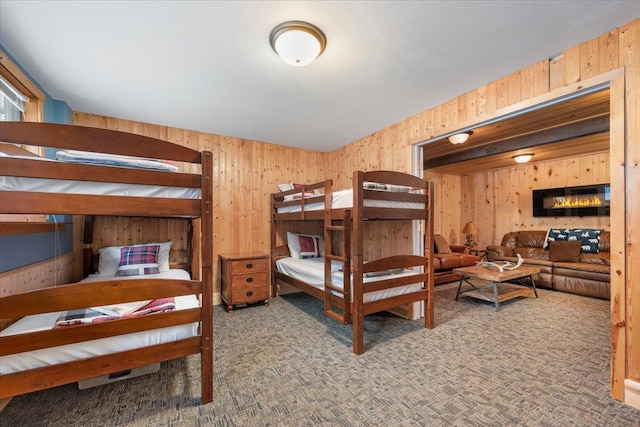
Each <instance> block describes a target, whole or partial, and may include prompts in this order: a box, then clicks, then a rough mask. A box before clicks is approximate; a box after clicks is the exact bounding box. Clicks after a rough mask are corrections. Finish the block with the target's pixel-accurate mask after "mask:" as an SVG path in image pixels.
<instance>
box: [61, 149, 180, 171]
mask: <svg viewBox="0 0 640 427" xmlns="http://www.w3.org/2000/svg"><path fill="white" fill-rule="evenodd" d="M56 159H58V160H60V161H61V162H67V163H84V164H93V165H106V166H120V167H125V168H136V169H153V170H162V171H169V172H177V171H178V170H179V168H178V167H177V166H174V165H172V164H170V163H165V162H162V161H160V160H155V159H143V158H139V157H131V156H121V155H118V154H104V153H93V152H90V151H78V150H61V151H57V152H56Z"/></svg>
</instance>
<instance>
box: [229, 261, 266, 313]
mask: <svg viewBox="0 0 640 427" xmlns="http://www.w3.org/2000/svg"><path fill="white" fill-rule="evenodd" d="M220 276H221V282H222V283H221V291H222V300H223V301H224V303H225V304H226V305H227V311H232V310H233V306H234V305H237V304H248V303H253V302H261V301H262V302H264V304H265V305H267V304H269V255H265V254H263V253H260V252H253V253H247V254H225V255H223V254H220Z"/></svg>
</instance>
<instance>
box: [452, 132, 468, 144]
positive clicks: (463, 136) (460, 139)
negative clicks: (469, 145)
mask: <svg viewBox="0 0 640 427" xmlns="http://www.w3.org/2000/svg"><path fill="white" fill-rule="evenodd" d="M472 133H473V132H471V131H469V132H461V133H456V134H455V135H451V136H450V137H449V142H450V143H452V144H456V145H457V144H462V143H464V142H467V139H469V137H470V136H471V134H472Z"/></svg>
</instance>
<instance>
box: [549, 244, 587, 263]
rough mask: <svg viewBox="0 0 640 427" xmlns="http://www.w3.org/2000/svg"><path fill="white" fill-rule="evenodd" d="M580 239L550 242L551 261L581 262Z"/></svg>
mask: <svg viewBox="0 0 640 427" xmlns="http://www.w3.org/2000/svg"><path fill="white" fill-rule="evenodd" d="M580 246H581V242H580V241H579V240H572V241H570V242H556V241H550V242H549V261H557V262H579V261H580Z"/></svg>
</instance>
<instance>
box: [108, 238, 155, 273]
mask: <svg viewBox="0 0 640 427" xmlns="http://www.w3.org/2000/svg"><path fill="white" fill-rule="evenodd" d="M159 251H160V245H148V246H123V247H122V248H121V249H120V265H119V266H118V271H117V272H116V276H118V277H121V276H142V275H145V274H158V273H160V269H159V268H158V252H159Z"/></svg>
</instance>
